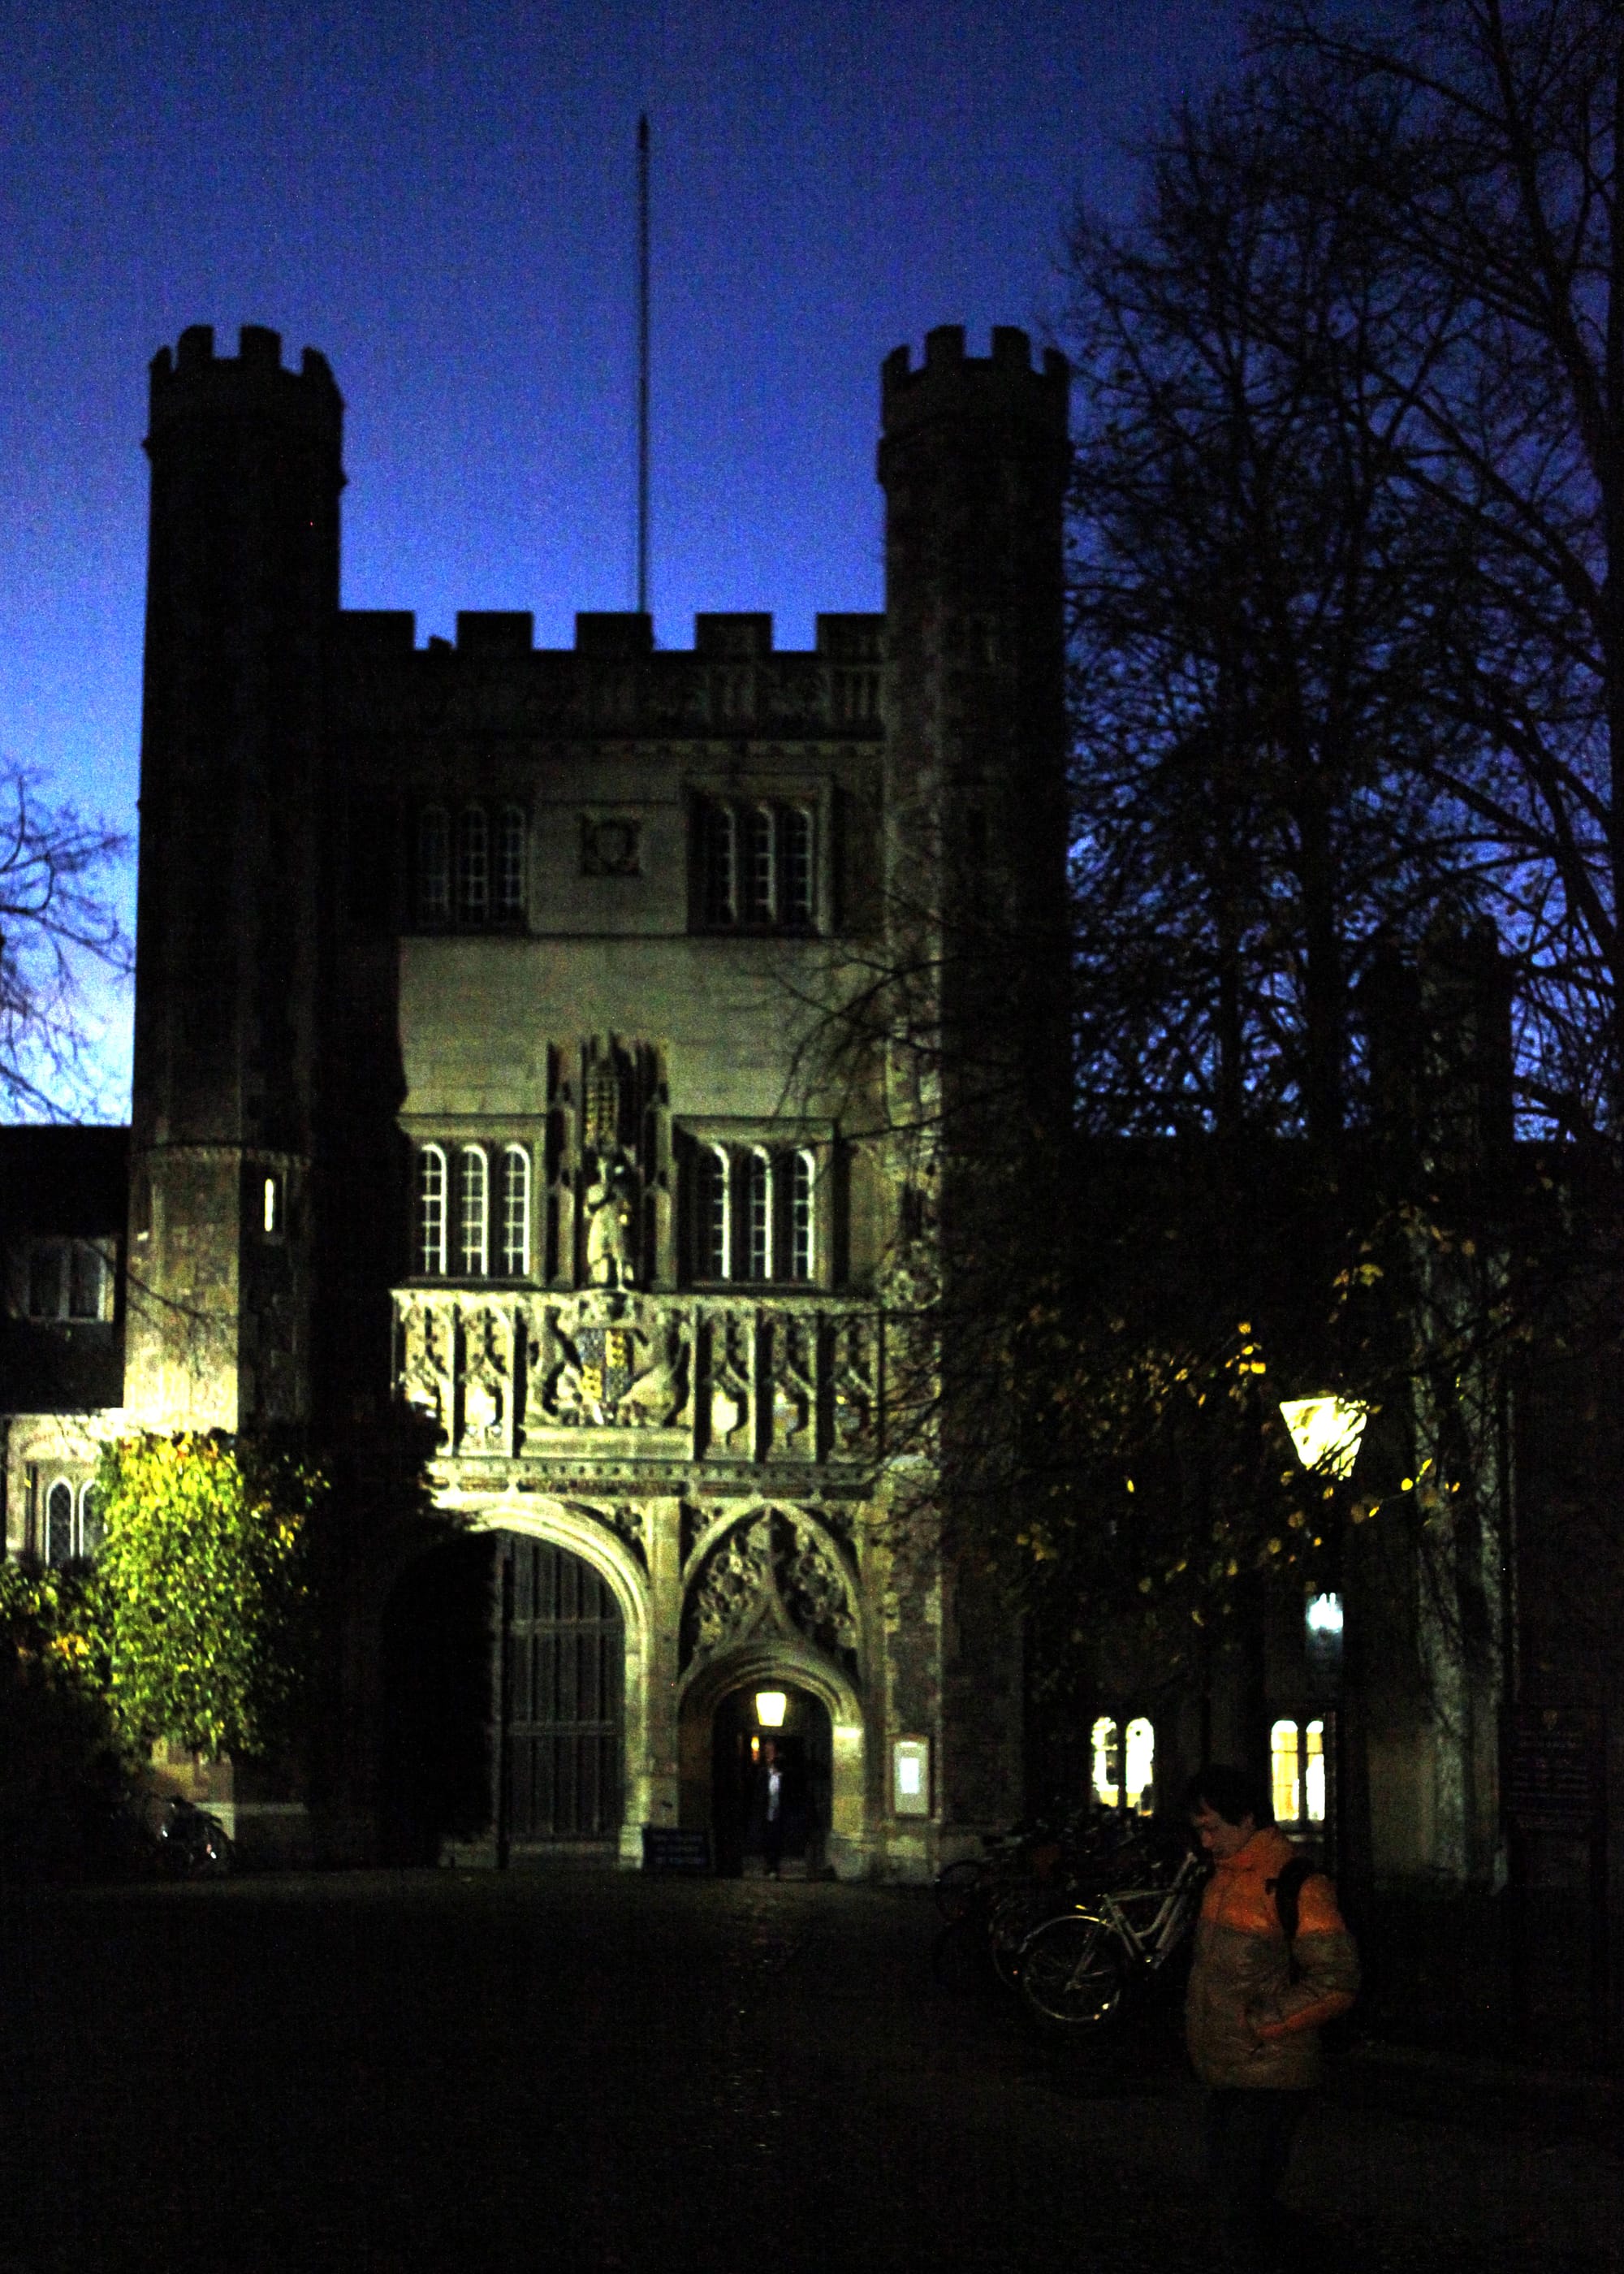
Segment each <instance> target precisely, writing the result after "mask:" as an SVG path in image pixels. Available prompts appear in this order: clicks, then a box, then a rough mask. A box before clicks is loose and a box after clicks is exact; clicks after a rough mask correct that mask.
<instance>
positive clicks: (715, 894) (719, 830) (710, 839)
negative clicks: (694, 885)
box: [704, 802, 739, 927]
mask: <svg viewBox="0 0 1624 2274" xmlns="http://www.w3.org/2000/svg"><path fill="white" fill-rule="evenodd" d="M704 815H705V922H707V923H708V924H714V925H718V926H722V927H726V926H728V925H730V924H734V923H737V922H738V921H739V913H738V900H737V898H736V895H735V892H734V885H733V842H734V831H733V808H732V806H730V805H722V804H720V803H718V802H712V803H711V804H709V805H707V806H706V808H705V809H704Z"/></svg>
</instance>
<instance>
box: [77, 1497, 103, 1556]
mask: <svg viewBox="0 0 1624 2274" xmlns="http://www.w3.org/2000/svg"><path fill="white" fill-rule="evenodd" d="M102 1534H103V1525H102V1495H101V1494H100V1493H99V1492H98V1491H97V1490H96V1488H95V1486H94V1484H87V1485H81V1486H80V1487H79V1554H80V1555H95V1554H96V1553H97V1551H98V1550H99V1549H100V1547H101V1545H102Z"/></svg>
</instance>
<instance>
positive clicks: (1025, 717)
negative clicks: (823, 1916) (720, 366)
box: [879, 325, 1070, 1842]
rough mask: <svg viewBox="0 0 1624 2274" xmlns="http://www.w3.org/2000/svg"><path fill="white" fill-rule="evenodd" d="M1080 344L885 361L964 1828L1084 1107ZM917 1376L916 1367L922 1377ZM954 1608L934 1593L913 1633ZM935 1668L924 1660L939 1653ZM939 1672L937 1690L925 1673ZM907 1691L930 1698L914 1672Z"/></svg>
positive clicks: (898, 1130) (1001, 1730)
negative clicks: (963, 1551) (1071, 1160)
mask: <svg viewBox="0 0 1624 2274" xmlns="http://www.w3.org/2000/svg"><path fill="white" fill-rule="evenodd" d="M1069 395H1070V370H1069V366H1068V365H1067V363H1066V361H1065V358H1064V357H1063V356H1060V355H1058V354H1056V353H1053V352H1052V351H1051V352H1050V353H1049V354H1048V355H1046V356H1045V357H1044V358H1043V361H1042V365H1041V368H1038V369H1034V366H1033V361H1032V353H1031V348H1030V343H1029V342H1028V340H1027V337H1026V334H1025V333H1024V332H1021V331H1018V330H1015V329H1012V328H1007V327H1001V328H995V330H994V332H993V335H992V353H991V355H990V356H988V357H973V356H966V353H965V341H964V334H963V332H962V330H961V329H960V328H959V327H958V326H956V325H950V326H944V327H943V328H940V329H938V330H936V331H933V332H931V333H930V334H929V336H928V338H927V340H926V343H925V360H924V363H923V365H922V366H921V367H920V368H918V369H915V368H914V366H913V365H912V362H911V358H910V357H909V353H908V350H906V348H899V349H898V350H897V351H896V353H895V354H893V355H892V356H891V357H890V358H887V360H886V363H885V365H884V366H883V406H882V408H883V432H882V439H881V442H880V452H879V478H880V481H881V483H882V485H883V487H884V491H885V501H886V534H885V577H886V592H885V637H886V662H885V673H884V684H883V714H884V737H885V743H884V747H885V756H884V806H885V902H886V925H887V934H888V942H887V951H886V953H887V961H888V963H889V964H890V965H891V968H892V970H893V973H894V975H895V976H894V978H893V981H892V984H891V1029H892V1032H891V1050H890V1063H889V1066H888V1071H887V1087H888V1092H889V1102H888V1118H889V1121H890V1126H891V1130H892V1132H893V1154H894V1156H895V1157H894V1184H893V1189H894V1190H895V1192H896V1193H897V1199H898V1214H897V1222H896V1228H895V1230H896V1248H897V1253H898V1256H899V1258H900V1259H901V1261H902V1263H903V1266H904V1271H905V1276H906V1282H907V1283H908V1284H907V1285H906V1286H905V1287H904V1288H903V1289H899V1294H900V1295H902V1296H904V1297H905V1298H906V1295H907V1294H908V1293H909V1292H911V1291H917V1290H918V1289H919V1288H920V1287H921V1284H922V1285H923V1286H925V1287H928V1288H931V1289H933V1290H934V1291H936V1294H937V1295H938V1296H939V1306H938V1307H937V1309H936V1314H935V1316H936V1321H937V1327H936V1333H935V1336H934V1338H933V1344H932V1349H931V1355H930V1358H929V1365H930V1366H931V1367H934V1369H935V1372H936V1383H935V1384H934V1385H932V1384H930V1383H921V1384H920V1385H917V1387H918V1389H919V1392H920V1396H919V1400H918V1404H919V1410H929V1408H930V1407H932V1406H934V1407H935V1409H936V1411H937V1412H939V1413H940V1415H941V1417H942V1418H941V1421H940V1425H939V1429H938V1433H937V1436H936V1479H937V1497H938V1502H939V1507H940V1511H941V1515H942V1517H943V1521H944V1540H945V1542H946V1546H947V1550H948V1556H947V1563H946V1566H945V1569H944V1578H943V1589H942V1600H941V1608H940V1614H939V1615H940V1628H939V1634H940V1651H941V1659H940V1684H941V1687H940V1698H941V1723H940V1728H941V1758H942V1777H941V1781H940V1793H941V1806H942V1816H943V1819H944V1820H943V1824H942V1834H943V1837H944V1838H945V1839H946V1840H948V1841H950V1842H951V1841H952V1840H953V1838H954V1837H955V1835H956V1832H957V1831H958V1830H959V1828H961V1827H962V1828H967V1827H969V1826H984V1825H986V1824H987V1823H989V1822H995V1821H997V1820H999V1819H1000V1818H1008V1817H1009V1816H1010V1815H1011V1814H1014V1813H1017V1812H1019V1809H1020V1806H1021V1803H1022V1797H1023V1796H1022V1792H1021V1788H1020V1777H1021V1751H1022V1746H1021V1712H1022V1701H1021V1698H1020V1691H1019V1645H1018V1641H1017V1638H1016V1636H1015V1634H1014V1632H1013V1630H1012V1627H1011V1621H1010V1617H1009V1614H1008V1612H1007V1609H1006V1608H1005V1607H1004V1605H1002V1604H1001V1603H999V1602H997V1601H996V1600H992V1598H991V1597H990V1596H989V1594H988V1593H987V1591H986V1589H985V1586H984V1585H977V1584H976V1583H974V1581H973V1580H971V1579H970V1578H969V1577H967V1576H966V1572H967V1566H966V1564H965V1562H963V1561H962V1560H961V1559H959V1557H957V1556H956V1555H955V1554H954V1552H953V1551H954V1543H955V1540H956V1537H959V1536H961V1533H960V1527H961V1526H973V1525H974V1523H975V1522H976V1521H977V1520H978V1517H984V1515H985V1507H984V1495H985V1491H986V1490H987V1489H988V1488H989V1487H990V1480H993V1479H995V1478H996V1477H997V1476H998V1475H999V1474H1000V1473H1001V1472H1003V1468H1004V1465H1003V1464H1002V1463H1001V1461H1000V1459H999V1457H998V1446H999V1443H1000V1442H1001V1440H1000V1435H999V1433H1000V1430H1001V1429H1002V1428H1003V1427H1004V1426H1005V1421H1006V1416H1005V1414H1004V1410H1003V1408H1002V1406H1001V1404H1000V1401H999V1398H998V1395H997V1388H996V1385H997V1382H998V1381H999V1380H1000V1379H1001V1376H1000V1373H999V1368H998V1366H997V1363H996V1350H995V1347H994V1345H995V1344H996V1341H997V1339H998V1337H999V1335H1000V1320H1001V1319H1002V1318H1003V1317H1004V1316H1005V1315H1006V1308H1007V1304H1008V1301H1009V1298H1010V1294H1011V1289H1012V1288H1019V1287H1022V1286H1025V1287H1026V1288H1030V1286H1031V1284H1033V1283H1032V1277H1031V1274H1032V1272H1033V1271H1034V1269H1040V1270H1041V1269H1045V1268H1048V1266H1049V1263H1050V1262H1051V1261H1052V1260H1053V1248H1054V1240H1055V1228H1056V1224H1057V1222H1059V1221H1060V1218H1059V1216H1058V1215H1057V1208H1058V1200H1059V1189H1060V1188H1059V1184H1058V1176H1059V1171H1060V1164H1061V1159H1062V1150H1063V1146H1064V1133H1065V1128H1066V1123H1067V1112H1068V1103H1069V1099H1068V1081H1067V1068H1068V1049H1067V1022H1066V995H1067V980H1068V955H1067V934H1066V922H1065V848H1066V829H1065V815H1066V806H1065V712H1064V542H1063V508H1064V497H1065V488H1066V481H1067V476H1068V472H1069V467H1070V447H1069V435H1068V425H1067V419H1068V404H1069ZM905 1394H906V1393H905ZM932 1615H933V1614H932V1610H931V1608H930V1607H929V1605H927V1604H925V1603H924V1602H922V1601H921V1603H920V1604H918V1605H917V1606H914V1607H911V1608H910V1611H909V1613H908V1615H907V1618H906V1621H905V1624H906V1626H907V1627H908V1629H909V1631H910V1633H911V1635H912V1636H914V1637H915V1638H918V1637H921V1636H922V1635H923V1634H924V1633H925V1632H926V1631H927V1630H929V1623H930V1620H931V1617H932ZM921 1672H922V1669H921ZM922 1694H923V1693H922V1690H921V1696H922ZM896 1710H898V1713H900V1714H901V1715H903V1716H905V1717H906V1714H907V1713H913V1715H914V1718H915V1719H921V1718H922V1713H923V1711H924V1708H923V1707H922V1706H921V1705H915V1704H914V1703H913V1701H912V1699H911V1698H898V1701H897V1708H896Z"/></svg>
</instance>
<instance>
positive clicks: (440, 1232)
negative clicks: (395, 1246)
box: [417, 1145, 446, 1279]
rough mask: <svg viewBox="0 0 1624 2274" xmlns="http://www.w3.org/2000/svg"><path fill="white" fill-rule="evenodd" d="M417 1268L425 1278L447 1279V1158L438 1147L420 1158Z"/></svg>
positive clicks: (418, 1174)
mask: <svg viewBox="0 0 1624 2274" xmlns="http://www.w3.org/2000/svg"><path fill="white" fill-rule="evenodd" d="M417 1269H418V1270H419V1271H420V1272H421V1273H422V1274H423V1276H424V1277H425V1279H443V1278H444V1277H445V1276H446V1156H445V1155H444V1153H443V1152H441V1150H440V1147H439V1146H438V1145H425V1147H424V1148H423V1150H422V1151H421V1152H420V1153H419V1154H418V1156H417Z"/></svg>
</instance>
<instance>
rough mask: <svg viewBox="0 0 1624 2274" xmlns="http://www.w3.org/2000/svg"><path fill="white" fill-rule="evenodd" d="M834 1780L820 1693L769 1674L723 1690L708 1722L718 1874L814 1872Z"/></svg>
mask: <svg viewBox="0 0 1624 2274" xmlns="http://www.w3.org/2000/svg"><path fill="white" fill-rule="evenodd" d="M775 1772H776V1790H775V1789H774V1785H775ZM833 1781H834V1742H833V1733H832V1731H831V1727H830V1720H829V1709H828V1708H827V1706H825V1705H824V1704H823V1700H822V1699H821V1698H815V1697H814V1696H813V1695H812V1694H811V1692H810V1691H809V1690H797V1689H794V1688H793V1687H791V1686H790V1685H789V1684H788V1683H784V1682H781V1681H778V1679H776V1678H775V1677H773V1676H771V1675H763V1676H762V1677H761V1679H760V1680H759V1681H756V1682H753V1683H750V1684H749V1685H748V1688H744V1689H740V1690H729V1691H728V1693H727V1695H726V1697H725V1698H722V1699H721V1700H720V1701H719V1703H718V1706H717V1708H716V1713H715V1716H714V1718H713V1720H712V1722H711V1837H712V1840H713V1841H714V1844H715V1854H716V1868H717V1871H718V1873H720V1874H721V1875H722V1876H723V1877H725V1878H733V1879H738V1878H740V1877H741V1876H743V1875H744V1874H746V1873H749V1874H751V1875H752V1876H753V1875H755V1874H756V1873H759V1872H764V1871H770V1870H772V1869H775V1868H776V1869H777V1870H778V1871H780V1872H781V1873H782V1874H783V1875H784V1876H785V1877H786V1878H794V1879H803V1878H805V1877H807V1876H808V1874H812V1873H816V1872H820V1871H822V1870H823V1864H824V1860H825V1841H826V1838H827V1834H828V1832H829V1826H830V1803H831V1789H832V1786H833Z"/></svg>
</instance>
